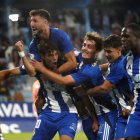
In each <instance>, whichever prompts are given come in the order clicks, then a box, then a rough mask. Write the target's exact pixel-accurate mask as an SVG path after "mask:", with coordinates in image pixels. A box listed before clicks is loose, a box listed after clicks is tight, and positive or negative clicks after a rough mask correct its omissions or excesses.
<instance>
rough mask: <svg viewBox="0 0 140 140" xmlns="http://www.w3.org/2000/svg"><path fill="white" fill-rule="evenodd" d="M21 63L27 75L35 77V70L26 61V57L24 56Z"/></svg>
mask: <svg viewBox="0 0 140 140" xmlns="http://www.w3.org/2000/svg"><path fill="white" fill-rule="evenodd" d="M22 62H23V65H24V67H25V69H26V71H27V73H28V75H30V76H35V75H36V70H35V68H34V67H33V66H32V64H31V63H30V62H29V60H28V59H27V57H26V56H24V57H23V58H22Z"/></svg>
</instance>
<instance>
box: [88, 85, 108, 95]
mask: <svg viewBox="0 0 140 140" xmlns="http://www.w3.org/2000/svg"><path fill="white" fill-rule="evenodd" d="M108 91H109V90H108V89H105V88H103V87H102V86H97V87H94V88H90V89H88V90H87V92H86V94H87V95H102V94H104V93H107V92H108Z"/></svg>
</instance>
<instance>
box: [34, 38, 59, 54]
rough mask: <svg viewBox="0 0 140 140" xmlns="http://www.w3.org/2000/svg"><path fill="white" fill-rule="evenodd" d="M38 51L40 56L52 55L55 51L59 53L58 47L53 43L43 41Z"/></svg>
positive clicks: (38, 46)
mask: <svg viewBox="0 0 140 140" xmlns="http://www.w3.org/2000/svg"><path fill="white" fill-rule="evenodd" d="M37 50H38V53H39V54H40V55H45V54H50V53H51V52H53V51H58V52H59V50H58V47H56V45H55V44H54V43H52V42H51V41H44V40H41V41H40V42H39V44H38V45H37Z"/></svg>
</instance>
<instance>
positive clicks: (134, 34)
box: [121, 23, 140, 140]
mask: <svg viewBox="0 0 140 140" xmlns="http://www.w3.org/2000/svg"><path fill="white" fill-rule="evenodd" d="M121 38H122V46H123V47H125V48H128V49H130V50H131V53H129V54H128V55H127V56H126V69H127V72H128V74H129V75H130V77H131V80H132V83H133V89H134V90H133V92H134V99H133V101H134V106H133V108H132V111H131V114H130V116H129V119H128V124H127V126H126V132H125V137H126V140H139V139H140V129H139V128H140V117H139V116H140V78H139V77H140V73H139V69H140V63H139V62H140V26H139V25H137V24H135V23H130V24H128V25H126V26H125V27H124V28H123V29H122V33H121Z"/></svg>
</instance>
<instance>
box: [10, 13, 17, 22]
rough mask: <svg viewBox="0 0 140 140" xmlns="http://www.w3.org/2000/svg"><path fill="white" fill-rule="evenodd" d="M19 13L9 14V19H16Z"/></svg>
mask: <svg viewBox="0 0 140 140" xmlns="http://www.w3.org/2000/svg"><path fill="white" fill-rule="evenodd" d="M18 18H19V14H10V15H9V19H10V20H12V21H18Z"/></svg>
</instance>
